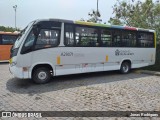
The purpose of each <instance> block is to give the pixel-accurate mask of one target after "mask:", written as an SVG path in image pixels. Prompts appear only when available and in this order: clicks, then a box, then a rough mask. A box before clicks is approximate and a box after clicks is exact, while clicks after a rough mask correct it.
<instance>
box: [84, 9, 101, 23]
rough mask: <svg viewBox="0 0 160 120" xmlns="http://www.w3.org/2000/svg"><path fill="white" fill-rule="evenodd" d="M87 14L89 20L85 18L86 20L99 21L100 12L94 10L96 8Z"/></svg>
mask: <svg viewBox="0 0 160 120" xmlns="http://www.w3.org/2000/svg"><path fill="white" fill-rule="evenodd" d="M88 15H89V17H90V18H89V20H87V21H88V22H94V23H97V22H101V19H100V17H101V14H100V12H99V11H96V10H92V12H91V13H89V14H88Z"/></svg>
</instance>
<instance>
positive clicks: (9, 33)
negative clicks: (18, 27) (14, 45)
mask: <svg viewBox="0 0 160 120" xmlns="http://www.w3.org/2000/svg"><path fill="white" fill-rule="evenodd" d="M0 34H1V35H2V34H3V35H18V34H19V32H3V31H0Z"/></svg>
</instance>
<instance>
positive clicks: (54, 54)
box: [32, 47, 155, 75]
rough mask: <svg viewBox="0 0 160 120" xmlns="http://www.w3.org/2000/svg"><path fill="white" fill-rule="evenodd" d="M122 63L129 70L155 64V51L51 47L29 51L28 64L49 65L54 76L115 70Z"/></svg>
mask: <svg viewBox="0 0 160 120" xmlns="http://www.w3.org/2000/svg"><path fill="white" fill-rule="evenodd" d="M123 60H130V61H131V67H132V68H139V67H144V66H148V65H151V64H154V63H155V48H106V47H103V48H101V47H55V48H48V49H42V50H37V51H34V52H33V57H32V65H36V64H38V63H40V62H41V63H49V64H51V65H52V67H53V70H54V75H66V74H76V73H85V72H95V71H109V70H119V69H120V66H121V63H122V62H123Z"/></svg>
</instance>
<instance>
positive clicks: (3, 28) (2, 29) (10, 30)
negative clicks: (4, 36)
mask: <svg viewBox="0 0 160 120" xmlns="http://www.w3.org/2000/svg"><path fill="white" fill-rule="evenodd" d="M0 31H4V32H14V31H20V29H15V28H12V27H4V26H0Z"/></svg>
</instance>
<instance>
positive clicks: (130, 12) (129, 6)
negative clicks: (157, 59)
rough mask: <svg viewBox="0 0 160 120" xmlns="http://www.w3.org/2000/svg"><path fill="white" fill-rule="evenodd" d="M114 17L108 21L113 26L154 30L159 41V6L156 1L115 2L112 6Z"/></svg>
mask: <svg viewBox="0 0 160 120" xmlns="http://www.w3.org/2000/svg"><path fill="white" fill-rule="evenodd" d="M113 13H114V17H111V18H110V20H109V21H108V22H109V23H111V24H114V25H127V26H134V27H139V28H146V29H155V30H156V32H157V37H158V39H160V4H159V2H158V1H156V2H153V1H152V0H145V2H141V1H140V0H139V1H134V0H132V2H129V3H128V2H126V1H120V0H117V3H116V4H115V5H114V6H113Z"/></svg>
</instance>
